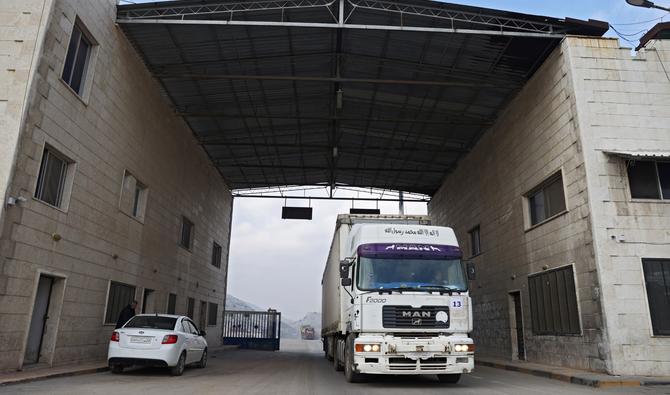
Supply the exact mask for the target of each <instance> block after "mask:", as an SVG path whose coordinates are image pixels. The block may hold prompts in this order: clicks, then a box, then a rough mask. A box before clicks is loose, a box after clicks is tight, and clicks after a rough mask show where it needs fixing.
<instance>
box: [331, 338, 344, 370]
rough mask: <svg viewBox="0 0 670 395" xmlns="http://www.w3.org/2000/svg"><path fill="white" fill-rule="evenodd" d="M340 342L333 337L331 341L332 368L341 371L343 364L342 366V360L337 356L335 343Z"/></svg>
mask: <svg viewBox="0 0 670 395" xmlns="http://www.w3.org/2000/svg"><path fill="white" fill-rule="evenodd" d="M339 342H340V340H339V339H335V341H334V342H333V368H335V371H336V372H341V371H342V370H344V366H342V361H340V357H339V352H338V351H337V344H338V343H339Z"/></svg>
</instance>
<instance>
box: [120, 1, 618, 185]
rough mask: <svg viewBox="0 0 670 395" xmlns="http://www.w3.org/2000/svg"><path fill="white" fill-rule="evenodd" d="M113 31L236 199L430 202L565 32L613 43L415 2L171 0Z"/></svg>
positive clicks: (568, 23) (492, 13)
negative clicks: (367, 195)
mask: <svg viewBox="0 0 670 395" xmlns="http://www.w3.org/2000/svg"><path fill="white" fill-rule="evenodd" d="M340 10H342V12H340ZM118 21H119V23H120V25H121V27H122V29H123V31H124V32H125V34H126V35H127V37H128V38H129V40H130V41H131V42H132V43H133V45H134V46H135V48H136V49H137V50H138V52H139V53H140V55H141V56H142V58H143V59H144V61H145V62H146V64H147V67H148V68H149V70H150V71H151V72H152V73H153V75H154V76H155V77H156V78H157V79H158V80H159V81H160V83H161V84H162V87H163V88H164V91H165V94H166V95H167V96H168V97H169V99H170V101H171V102H172V103H173V105H174V107H175V111H177V113H179V114H180V115H181V116H183V117H184V119H185V120H186V122H187V123H188V124H189V126H190V127H191V128H192V130H193V132H194V133H195V135H196V136H197V138H198V139H199V141H200V143H201V144H202V145H203V147H204V149H205V150H206V151H207V153H208V155H209V156H210V157H211V159H212V161H213V162H214V163H215V165H216V166H217V167H218V168H219V170H220V172H221V174H222V176H223V177H224V178H225V180H226V181H227V182H228V183H229V185H230V186H231V187H233V188H235V189H244V188H255V187H268V186H280V185H324V184H325V185H351V186H363V187H377V188H384V189H393V190H405V191H410V192H417V193H424V194H432V193H433V192H435V191H436V190H437V189H438V188H439V186H440V184H441V183H442V180H443V177H444V176H445V175H446V174H447V173H448V172H449V171H450V170H451V169H453V168H454V166H456V164H457V163H458V160H459V159H460V158H461V157H462V155H464V154H465V153H467V152H468V150H470V149H471V148H472V147H473V145H474V144H476V142H477V140H478V139H479V138H480V136H481V135H482V134H483V133H484V132H485V131H486V129H487V128H488V127H489V126H490V125H491V124H492V122H493V121H494V120H495V118H496V115H497V114H498V112H499V111H500V110H501V109H502V108H503V107H504V106H505V104H506V103H507V102H508V101H509V100H510V99H511V98H512V97H513V96H514V95H515V94H516V92H518V91H519V89H521V87H523V85H524V84H525V83H526V81H527V80H528V79H529V78H530V77H531V76H532V74H533V73H534V72H535V70H537V68H538V67H539V65H541V64H542V62H543V61H544V60H545V59H546V57H547V56H548V54H549V53H550V52H551V51H552V50H553V49H554V48H555V47H556V46H557V45H558V43H559V42H560V40H561V38H562V37H563V35H565V34H571V33H574V34H583V35H593V36H600V35H602V34H603V33H604V32H605V31H606V30H607V24H604V23H600V22H595V21H590V22H583V21H577V20H572V19H565V20H560V19H555V18H548V17H542V16H532V15H523V14H517V13H509V12H504V11H497V10H489V9H483V8H477V7H466V6H461V5H454V4H448V3H438V2H433V1H419V0H411V1H410V0H405V1H402V2H385V1H373V0H369V1H368V0H346V1H345V0H342V1H339V2H338V1H331V2H327V1H326V0H287V1H279V2H278V1H274V2H273V1H260V2H259V1H257V2H250V1H247V2H220V1H175V2H161V3H151V4H138V5H127V6H119V8H118Z"/></svg>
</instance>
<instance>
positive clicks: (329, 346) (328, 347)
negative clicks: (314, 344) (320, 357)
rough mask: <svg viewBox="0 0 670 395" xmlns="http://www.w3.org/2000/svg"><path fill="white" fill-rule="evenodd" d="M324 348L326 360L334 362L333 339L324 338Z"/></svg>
mask: <svg viewBox="0 0 670 395" xmlns="http://www.w3.org/2000/svg"><path fill="white" fill-rule="evenodd" d="M323 341H324V346H323V351H324V354H326V359H327V360H329V361H332V360H333V338H332V337H328V338H324V340H323Z"/></svg>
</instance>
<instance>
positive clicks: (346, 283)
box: [341, 278, 352, 287]
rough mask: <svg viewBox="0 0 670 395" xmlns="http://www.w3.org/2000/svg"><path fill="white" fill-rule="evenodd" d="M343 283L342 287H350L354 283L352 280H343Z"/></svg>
mask: <svg viewBox="0 0 670 395" xmlns="http://www.w3.org/2000/svg"><path fill="white" fill-rule="evenodd" d="M341 282H342V286H343V287H350V286H351V284H352V281H351V279H350V278H343V279H342V280H341Z"/></svg>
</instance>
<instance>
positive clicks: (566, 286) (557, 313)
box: [528, 266, 581, 335]
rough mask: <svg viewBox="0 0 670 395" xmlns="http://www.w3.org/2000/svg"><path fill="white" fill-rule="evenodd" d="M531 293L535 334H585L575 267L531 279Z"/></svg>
mask: <svg viewBox="0 0 670 395" xmlns="http://www.w3.org/2000/svg"><path fill="white" fill-rule="evenodd" d="M528 291H529V293H530V315H531V319H532V324H533V325H532V326H533V333H534V334H536V335H578V334H580V333H581V331H580V327H579V312H578V310H577V293H576V291H575V281H574V275H573V272H572V266H566V267H563V268H559V269H554V270H550V271H546V272H543V273H538V274H534V275H531V276H528Z"/></svg>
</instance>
